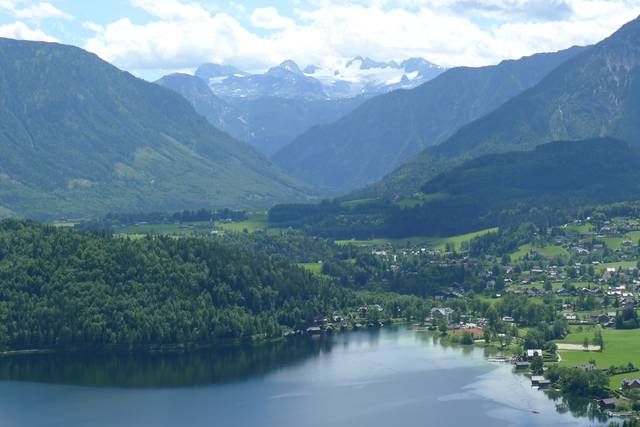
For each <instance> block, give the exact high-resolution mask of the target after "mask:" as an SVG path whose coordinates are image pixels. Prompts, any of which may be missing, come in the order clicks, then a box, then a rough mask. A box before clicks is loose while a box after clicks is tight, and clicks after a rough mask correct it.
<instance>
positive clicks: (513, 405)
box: [0, 328, 607, 427]
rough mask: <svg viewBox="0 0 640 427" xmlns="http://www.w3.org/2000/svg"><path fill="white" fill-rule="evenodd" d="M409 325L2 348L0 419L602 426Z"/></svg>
mask: <svg viewBox="0 0 640 427" xmlns="http://www.w3.org/2000/svg"><path fill="white" fill-rule="evenodd" d="M484 356H485V355H484V353H483V350H481V349H472V348H462V347H451V346H449V347H448V346H443V345H441V344H439V343H438V340H437V339H436V338H434V337H433V336H432V335H431V334H429V333H426V332H419V331H415V330H412V329H408V328H400V329H386V328H385V329H382V330H379V331H364V332H353V333H347V334H339V335H336V336H333V337H324V338H322V339H312V338H296V339H291V340H287V341H283V342H279V343H271V344H264V345H259V346H246V347H242V346H235V347H229V348H225V349H221V350H216V351H203V352H197V353H190V354H171V355H166V354H164V355H31V356H20V357H10V358H3V359H0V426H2V427H13V426H16V427H22V426H25V427H27V426H28V427H40V426H42V427H76V426H83V427H84V426H92V427H101V426H118V427H128V426H132V427H133V426H135V427H140V426H153V427H164V426H167V427H168V426H171V427H173V426H179V427H182V426H185V427H191V426H198V427H199V426H220V427H236V426H237V427H252V426H265V427H271V426H273V427H287V426H292V427H293V426H295V427H307V426H308V427H311V426H314V427H315V426H318V427H320V426H323V427H324V426H334V427H352V426H368V427H377V426H381V427H382V426H384V427H388V426H394V427H404V426H407V427H415V426H438V427H446V426H475V427H484V426H487V427H489V426H491V427H495V426H592V425H606V424H607V421H606V418H602V419H600V420H598V419H597V415H598V414H597V411H595V409H594V407H593V405H591V404H589V402H585V401H569V402H567V401H563V400H562V399H559V400H553V399H552V398H551V397H550V396H549V395H548V394H546V393H543V392H539V391H537V390H535V389H532V388H531V387H530V385H529V384H530V383H529V381H528V379H527V378H525V377H523V376H520V375H514V374H513V373H512V371H511V367H510V366H508V365H499V364H491V363H488V362H486V359H485V357H484Z"/></svg>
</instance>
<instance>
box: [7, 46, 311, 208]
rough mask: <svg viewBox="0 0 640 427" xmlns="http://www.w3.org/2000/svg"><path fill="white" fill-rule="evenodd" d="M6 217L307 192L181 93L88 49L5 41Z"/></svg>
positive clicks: (265, 199) (262, 202) (273, 198)
mask: <svg viewBox="0 0 640 427" xmlns="http://www.w3.org/2000/svg"><path fill="white" fill-rule="evenodd" d="M0 93H1V94H2V96H1V101H0V129H1V131H0V210H2V211H3V212H5V213H6V212H9V211H10V212H15V213H18V214H22V215H27V216H33V217H38V218H59V217H61V216H66V217H77V216H86V215H103V214H105V213H107V212H109V211H134V210H146V211H149V210H163V211H164V210H179V209H185V208H199V207H203V208H207V207H211V208H213V207H223V206H258V205H259V206H268V205H270V204H272V203H274V202H277V201H281V200H283V199H300V198H305V197H306V194H307V189H306V188H305V187H304V186H302V185H301V184H299V183H298V182H297V181H295V180H293V179H291V178H289V177H287V176H285V175H284V174H283V173H282V172H281V171H280V170H279V169H277V168H276V167H274V166H273V165H272V164H271V163H270V162H269V161H268V160H267V159H265V158H264V157H263V156H262V155H260V154H259V153H257V152H256V151H255V150H254V149H252V148H251V147H249V146H248V145H246V144H244V143H242V142H240V141H237V140H235V139H233V138H231V137H230V136H228V135H227V134H225V133H223V132H221V131H219V130H217V129H216V128H215V127H213V126H211V125H210V124H209V123H208V122H207V121H206V120H205V119H204V118H202V117H201V116H200V115H198V114H196V112H195V111H194V109H193V108H192V107H191V105H189V103H188V102H187V101H185V100H184V99H183V98H182V97H181V96H178V95H177V94H175V93H174V92H172V91H170V90H167V89H164V88H162V87H160V86H158V85H155V84H151V83H147V82H144V81H142V80H139V79H137V78H135V77H133V76H132V75H130V74H129V73H126V72H122V71H120V70H118V69H117V68H115V67H113V66H111V65H110V64H108V63H106V62H104V61H102V60H100V59H99V58H98V57H97V56H95V55H93V54H90V53H87V52H85V51H83V50H81V49H78V48H75V47H70V46H63V45H59V44H51V43H39V42H26V41H15V40H9V39H0Z"/></svg>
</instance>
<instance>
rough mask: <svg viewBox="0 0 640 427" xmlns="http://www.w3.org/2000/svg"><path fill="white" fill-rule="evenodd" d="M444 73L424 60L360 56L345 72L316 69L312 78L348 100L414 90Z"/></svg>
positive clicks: (346, 66) (329, 91) (350, 63)
mask: <svg viewBox="0 0 640 427" xmlns="http://www.w3.org/2000/svg"><path fill="white" fill-rule="evenodd" d="M310 70H311V69H310ZM443 71H445V69H444V68H443V67H440V66H438V65H435V64H432V63H431V62H429V61H427V60H426V59H423V58H410V59H407V60H404V61H402V62H400V63H398V62H395V61H390V62H380V61H376V60H373V59H371V58H363V57H361V56H357V57H355V58H353V59H352V60H350V61H348V62H347V63H346V64H345V66H344V67H343V68H341V69H333V70H330V69H321V68H317V67H316V68H314V69H313V73H310V75H313V77H315V78H316V79H318V80H320V81H321V82H322V83H323V86H324V87H325V92H327V94H328V96H330V97H331V98H348V97H353V96H358V95H370V96H373V95H379V94H382V93H386V92H390V91H392V90H396V89H412V88H414V87H416V86H419V85H421V84H422V83H425V82H427V81H429V80H431V79H433V78H434V77H436V76H438V75H439V74H440V73H442V72H443Z"/></svg>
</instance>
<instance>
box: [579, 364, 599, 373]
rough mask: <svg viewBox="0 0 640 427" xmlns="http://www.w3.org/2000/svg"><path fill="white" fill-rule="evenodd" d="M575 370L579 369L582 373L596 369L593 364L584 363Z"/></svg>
mask: <svg viewBox="0 0 640 427" xmlns="http://www.w3.org/2000/svg"><path fill="white" fill-rule="evenodd" d="M576 369H581V370H583V371H587V372H589V371H594V370H595V369H596V365H594V364H593V363H586V364H584V365H577V366H576Z"/></svg>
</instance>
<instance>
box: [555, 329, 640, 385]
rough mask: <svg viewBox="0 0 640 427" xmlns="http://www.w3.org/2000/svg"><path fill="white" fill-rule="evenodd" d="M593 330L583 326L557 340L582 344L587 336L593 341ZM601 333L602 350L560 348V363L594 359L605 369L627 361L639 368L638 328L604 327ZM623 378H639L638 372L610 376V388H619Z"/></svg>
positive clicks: (639, 343)
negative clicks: (580, 329)
mask: <svg viewBox="0 0 640 427" xmlns="http://www.w3.org/2000/svg"><path fill="white" fill-rule="evenodd" d="M594 331H595V328H593V327H584V328H583V331H582V332H574V333H571V334H569V335H567V337H566V338H565V339H564V340H562V341H559V342H563V343H568V344H579V345H582V343H583V342H584V338H585V337H587V338H589V341H590V342H591V343H593V335H594ZM602 335H603V338H604V351H602V352H597V351H589V352H587V351H576V350H573V351H570V350H562V351H560V352H559V353H560V355H561V357H562V361H561V362H560V364H561V365H564V366H575V365H579V364H583V363H589V361H591V360H595V362H596V365H597V366H598V367H599V368H600V369H606V368H608V367H609V366H611V365H626V364H627V363H629V362H631V363H633V364H634V365H635V366H636V367H639V368H640V329H634V330H617V329H604V330H603V332H602ZM623 378H640V373H638V372H636V373H631V374H622V375H615V376H612V377H611V388H613V389H617V388H619V387H620V381H622V379H623Z"/></svg>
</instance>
